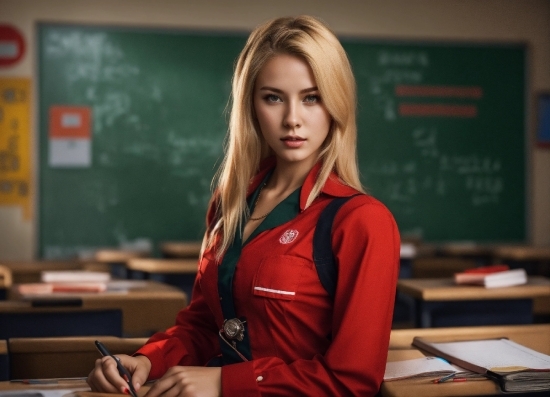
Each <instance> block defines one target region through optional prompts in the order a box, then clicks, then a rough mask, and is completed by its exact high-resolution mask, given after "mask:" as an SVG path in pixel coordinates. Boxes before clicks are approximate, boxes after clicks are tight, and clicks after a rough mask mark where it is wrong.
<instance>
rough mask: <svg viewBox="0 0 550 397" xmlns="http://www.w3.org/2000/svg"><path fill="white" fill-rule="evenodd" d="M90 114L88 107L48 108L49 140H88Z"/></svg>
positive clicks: (89, 135)
mask: <svg viewBox="0 0 550 397" xmlns="http://www.w3.org/2000/svg"><path fill="white" fill-rule="evenodd" d="M91 113H92V112H91V109H90V107H89V106H52V107H50V139H52V138H54V139H55V138H65V139H75V138H88V139H90V137H91V123H90V117H91Z"/></svg>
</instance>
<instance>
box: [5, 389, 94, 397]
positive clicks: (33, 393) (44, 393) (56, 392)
mask: <svg viewBox="0 0 550 397" xmlns="http://www.w3.org/2000/svg"><path fill="white" fill-rule="evenodd" d="M76 390H90V388H82V389H45V388H44V389H24V390H3V391H0V397H63V396H73V395H74V392H75V391H76Z"/></svg>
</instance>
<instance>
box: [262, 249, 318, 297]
mask: <svg viewBox="0 0 550 397" xmlns="http://www.w3.org/2000/svg"><path fill="white" fill-rule="evenodd" d="M309 266H310V262H309V261H308V260H306V259H302V258H297V257H295V256H290V255H276V256H270V257H267V258H266V259H264V260H263V261H262V263H261V264H260V267H259V269H258V271H257V273H256V276H255V277H254V282H253V285H252V289H253V291H252V293H253V294H254V295H255V296H262V297H265V298H272V299H281V300H286V301H292V300H294V299H295V298H296V295H297V294H299V292H300V291H299V290H300V282H301V280H302V275H303V272H304V271H305V270H306V269H307V268H308V267H309Z"/></svg>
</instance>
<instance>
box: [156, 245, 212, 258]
mask: <svg viewBox="0 0 550 397" xmlns="http://www.w3.org/2000/svg"><path fill="white" fill-rule="evenodd" d="M201 245H202V242H201V241H166V242H164V243H162V244H161V245H160V252H161V253H162V256H164V257H165V258H198V257H199V255H200V252H201Z"/></svg>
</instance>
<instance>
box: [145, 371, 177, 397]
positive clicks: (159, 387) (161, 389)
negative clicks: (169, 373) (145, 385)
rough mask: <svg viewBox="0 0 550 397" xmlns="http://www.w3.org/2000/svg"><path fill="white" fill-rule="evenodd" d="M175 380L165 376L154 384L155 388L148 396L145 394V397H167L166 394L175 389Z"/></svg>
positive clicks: (152, 387)
mask: <svg viewBox="0 0 550 397" xmlns="http://www.w3.org/2000/svg"><path fill="white" fill-rule="evenodd" d="M173 381H174V379H173V378H171V377H166V375H165V376H163V377H162V378H160V379H159V380H157V381H156V382H155V383H153V386H151V388H150V389H149V391H148V392H147V394H145V396H144V397H158V396H160V395H163V396H164V395H165V393H166V392H167V391H168V390H170V389H172V388H173V387H174V382H173Z"/></svg>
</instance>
